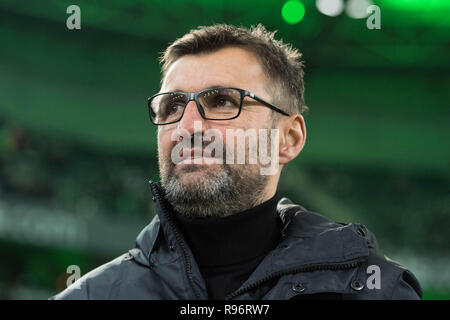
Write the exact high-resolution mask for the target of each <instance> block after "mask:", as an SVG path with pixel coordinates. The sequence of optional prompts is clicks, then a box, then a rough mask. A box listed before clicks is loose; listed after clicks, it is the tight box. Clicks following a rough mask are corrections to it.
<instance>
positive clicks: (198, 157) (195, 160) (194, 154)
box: [176, 149, 219, 165]
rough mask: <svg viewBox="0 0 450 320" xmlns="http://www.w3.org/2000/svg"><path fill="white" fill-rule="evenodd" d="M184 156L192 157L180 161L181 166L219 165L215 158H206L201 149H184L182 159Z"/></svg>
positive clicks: (181, 153)
mask: <svg viewBox="0 0 450 320" xmlns="http://www.w3.org/2000/svg"><path fill="white" fill-rule="evenodd" d="M184 154H190V155H191V157H190V158H188V159H185V160H182V161H180V162H179V163H177V164H176V165H179V164H214V163H219V162H218V159H216V158H214V157H204V156H203V150H201V149H184V150H183V151H181V152H180V157H181V158H183V155H184Z"/></svg>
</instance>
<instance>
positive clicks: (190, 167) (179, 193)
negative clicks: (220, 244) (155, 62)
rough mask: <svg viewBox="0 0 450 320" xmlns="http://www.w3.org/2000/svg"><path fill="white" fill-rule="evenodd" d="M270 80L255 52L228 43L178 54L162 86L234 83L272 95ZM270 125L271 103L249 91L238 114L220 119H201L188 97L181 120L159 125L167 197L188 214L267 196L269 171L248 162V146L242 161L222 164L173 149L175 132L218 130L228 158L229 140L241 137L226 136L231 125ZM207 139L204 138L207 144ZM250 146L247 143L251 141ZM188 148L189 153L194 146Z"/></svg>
mask: <svg viewBox="0 0 450 320" xmlns="http://www.w3.org/2000/svg"><path fill="white" fill-rule="evenodd" d="M267 84H268V83H267V79H266V76H265V74H264V72H263V69H262V67H261V65H260V63H259V61H258V60H257V58H256V57H255V56H254V55H253V54H252V53H250V52H248V51H246V50H243V49H240V48H225V49H221V50H219V51H216V52H213V53H207V54H200V55H186V56H183V57H181V58H180V59H178V60H177V61H176V62H175V63H174V64H173V65H172V66H171V67H170V68H169V70H168V72H167V74H166V77H165V78H164V81H163V85H162V88H161V92H171V91H184V92H196V91H200V90H203V89H206V88H210V87H217V86H220V87H234V88H240V89H244V90H247V91H250V92H252V93H254V94H255V95H257V96H259V97H261V98H263V99H265V100H266V101H272V98H271V96H270V95H269V93H268V92H267V89H266V88H267ZM271 127H272V111H271V109H269V108H267V107H265V106H263V105H262V104H260V103H259V102H257V101H256V100H253V99H251V98H249V97H246V98H245V99H244V104H243V107H242V111H241V114H240V115H239V117H237V118H235V119H232V120H220V121H218V120H205V119H203V118H202V117H201V115H200V113H199V112H198V109H197V107H196V103H195V101H190V102H189V103H188V104H187V106H186V108H185V111H184V115H183V117H182V119H181V120H180V121H179V122H177V123H174V124H169V125H163V126H159V127H158V160H159V166H160V174H161V183H162V185H163V187H164V188H165V190H166V195H167V198H168V200H169V202H171V204H172V205H173V206H174V208H175V209H176V210H177V211H179V212H182V213H184V214H186V215H190V216H225V215H229V214H233V213H235V212H239V211H242V210H245V209H247V208H250V207H252V206H254V205H255V204H257V203H258V202H261V201H262V200H264V199H261V198H264V196H265V195H266V191H267V190H266V189H267V185H268V182H269V179H270V177H269V176H267V175H262V174H261V173H260V168H261V165H260V164H258V163H257V164H249V163H248V155H249V152H248V151H249V150H248V149H247V150H246V151H247V152H246V161H245V163H244V164H238V163H235V164H227V163H225V161H224V163H223V164H218V163H215V164H206V163H205V161H200V162H201V163H199V164H197V163H192V162H190V161H183V162H181V163H178V164H175V163H174V161H173V157H172V150H173V149H174V147H176V146H177V144H179V143H181V142H180V140H175V139H174V138H173V135H174V134H175V135H177V133H180V132H182V131H183V132H184V133H186V132H187V133H188V135H189V136H191V137H194V136H200V137H201V136H203V135H204V134H205V132H206V131H208V130H214V132H218V133H220V135H221V136H222V137H223V146H224V148H223V157H224V158H225V157H226V154H227V150H228V148H230V146H231V144H232V145H233V146H234V147H236V141H237V140H236V139H232V140H231V141H227V139H226V137H227V129H228V130H230V129H231V130H235V129H242V130H243V131H246V130H248V129H255V130H256V132H258V130H259V129H270V128H271ZM234 132H235V131H234ZM174 140H175V141H174ZM247 142H248V140H247ZM206 144H207V143H206V142H204V143H203V144H202V146H203V148H204V147H205V145H206ZM269 146H270V136H269ZM246 147H247V148H248V144H246ZM234 150H237V149H236V148H234ZM183 152H184V151H183ZM187 152H189V154H190V153H191V150H187ZM269 154H270V153H269ZM203 160H205V159H203Z"/></svg>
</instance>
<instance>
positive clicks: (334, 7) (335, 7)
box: [316, 0, 344, 17]
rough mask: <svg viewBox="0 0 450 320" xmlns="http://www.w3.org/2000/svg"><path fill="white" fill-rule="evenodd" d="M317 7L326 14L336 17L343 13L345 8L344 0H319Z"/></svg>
mask: <svg viewBox="0 0 450 320" xmlns="http://www.w3.org/2000/svg"><path fill="white" fill-rule="evenodd" d="M316 7H317V9H318V10H319V11H320V12H321V13H323V14H324V15H327V16H330V17H335V16H338V15H340V14H341V13H342V11H343V10H344V1H343V0H317V1H316Z"/></svg>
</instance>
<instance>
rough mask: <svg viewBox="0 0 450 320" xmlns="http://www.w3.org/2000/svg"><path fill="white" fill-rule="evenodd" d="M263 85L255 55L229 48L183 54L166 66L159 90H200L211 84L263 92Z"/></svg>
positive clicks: (262, 72) (264, 80)
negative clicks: (196, 53)
mask: <svg viewBox="0 0 450 320" xmlns="http://www.w3.org/2000/svg"><path fill="white" fill-rule="evenodd" d="M265 84H266V77H265V74H264V71H263V68H262V66H261V64H260V62H259V60H258V59H257V58H256V56H255V55H254V54H253V53H251V52H249V51H247V50H244V49H241V48H236V47H230V48H224V49H220V50H218V51H215V52H212V53H202V54H198V55H185V56H182V57H181V58H180V59H178V60H177V61H175V63H174V64H173V65H172V66H171V67H170V68H169V69H168V71H167V74H166V77H165V78H164V81H163V85H162V88H161V91H162V92H164V91H176V90H182V91H189V92H194V91H199V90H202V89H205V88H209V87H212V86H229V87H237V88H241V89H246V90H249V91H252V92H254V93H255V94H258V93H260V94H262V92H261V90H262V89H263V88H264V86H265Z"/></svg>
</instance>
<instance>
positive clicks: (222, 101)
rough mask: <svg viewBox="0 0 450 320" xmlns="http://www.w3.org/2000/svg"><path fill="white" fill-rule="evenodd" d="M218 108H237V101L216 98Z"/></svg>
mask: <svg viewBox="0 0 450 320" xmlns="http://www.w3.org/2000/svg"><path fill="white" fill-rule="evenodd" d="M215 106H216V107H219V108H224V107H228V108H233V107H236V106H237V104H236V102H235V101H233V100H232V99H230V98H229V97H226V96H218V97H217V98H216V104H215Z"/></svg>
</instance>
